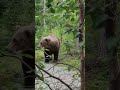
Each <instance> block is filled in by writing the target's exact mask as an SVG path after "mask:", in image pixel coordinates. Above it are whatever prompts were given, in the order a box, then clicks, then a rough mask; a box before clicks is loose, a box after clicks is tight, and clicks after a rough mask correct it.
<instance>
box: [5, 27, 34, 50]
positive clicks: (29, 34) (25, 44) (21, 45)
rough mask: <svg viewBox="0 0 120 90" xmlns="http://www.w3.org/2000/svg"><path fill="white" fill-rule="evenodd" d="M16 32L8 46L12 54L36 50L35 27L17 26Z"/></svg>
mask: <svg viewBox="0 0 120 90" xmlns="http://www.w3.org/2000/svg"><path fill="white" fill-rule="evenodd" d="M16 29H17V30H16V32H15V33H14V35H13V36H12V39H11V41H10V43H9V45H8V46H7V50H8V51H11V52H19V51H24V50H30V49H33V48H34V26H32V25H30V26H17V28H16Z"/></svg>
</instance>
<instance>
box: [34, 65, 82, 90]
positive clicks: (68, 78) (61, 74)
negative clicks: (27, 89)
mask: <svg viewBox="0 0 120 90" xmlns="http://www.w3.org/2000/svg"><path fill="white" fill-rule="evenodd" d="M44 65H45V69H44V70H47V71H48V72H49V73H50V74H52V75H54V76H56V77H58V78H60V79H61V80H63V81H64V82H65V83H67V84H68V85H70V86H71V87H72V89H73V90H80V77H77V79H73V78H72V76H73V75H75V74H76V71H67V68H66V67H60V66H54V65H53V64H45V63H44ZM51 67H52V68H51ZM38 74H39V72H38ZM44 77H45V82H46V83H48V84H49V85H50V87H51V88H52V90H69V89H68V88H67V87H66V86H65V85H63V84H62V83H61V82H60V81H58V80H56V79H53V78H52V77H49V76H48V75H47V74H45V73H44ZM35 83H36V85H35V88H36V89H35V90H50V89H49V87H48V86H47V85H46V84H44V83H43V82H41V81H40V80H38V79H36V80H35Z"/></svg>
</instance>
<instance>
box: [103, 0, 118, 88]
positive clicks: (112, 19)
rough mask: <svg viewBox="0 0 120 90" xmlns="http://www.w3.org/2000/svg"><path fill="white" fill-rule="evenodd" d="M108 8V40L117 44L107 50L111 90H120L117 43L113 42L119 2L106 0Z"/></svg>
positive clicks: (106, 10)
mask: <svg viewBox="0 0 120 90" xmlns="http://www.w3.org/2000/svg"><path fill="white" fill-rule="evenodd" d="M105 4H106V6H107V7H106V8H105V13H106V15H107V16H108V18H107V20H106V38H107V41H110V43H109V44H111V43H116V46H114V47H113V46H112V47H111V48H110V49H107V54H108V57H110V59H109V63H110V87H109V90H120V75H119V65H118V61H117V42H112V40H114V39H115V38H116V34H115V33H116V12H117V11H116V9H117V0H105Z"/></svg>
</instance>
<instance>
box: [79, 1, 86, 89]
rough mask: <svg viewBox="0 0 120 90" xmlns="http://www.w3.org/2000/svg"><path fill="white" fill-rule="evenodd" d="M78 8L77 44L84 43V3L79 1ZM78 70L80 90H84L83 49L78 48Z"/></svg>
mask: <svg viewBox="0 0 120 90" xmlns="http://www.w3.org/2000/svg"><path fill="white" fill-rule="evenodd" d="M79 8H80V16H79V18H80V26H79V32H80V37H79V42H84V1H83V0H79ZM80 60H81V62H80V70H81V89H80V90H85V50H84V47H82V48H80Z"/></svg>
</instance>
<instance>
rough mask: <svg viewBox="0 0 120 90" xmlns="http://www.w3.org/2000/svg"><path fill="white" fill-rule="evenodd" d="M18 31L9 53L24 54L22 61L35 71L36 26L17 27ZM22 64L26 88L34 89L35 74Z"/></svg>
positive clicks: (9, 46)
mask: <svg viewBox="0 0 120 90" xmlns="http://www.w3.org/2000/svg"><path fill="white" fill-rule="evenodd" d="M16 29H17V31H16V32H15V33H14V35H13V36H12V39H11V41H10V43H9V45H8V47H7V50H8V51H11V52H14V53H17V54H18V53H20V54H23V56H22V60H23V62H25V63H26V64H27V65H29V66H30V67H31V68H32V69H33V70H35V58H34V57H35V52H34V51H35V49H34V41H35V40H34V34H35V31H34V30H35V29H34V24H33V23H32V24H31V25H29V26H21V27H20V26H17V28H16ZM28 54H29V55H31V56H33V58H28V57H27V56H25V55H28ZM23 62H21V64H22V69H23V74H24V85H25V87H31V88H33V87H34V83H35V82H34V80H35V73H34V72H33V71H32V72H31V69H30V68H29V67H28V66H27V65H26V64H25V63H23Z"/></svg>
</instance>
